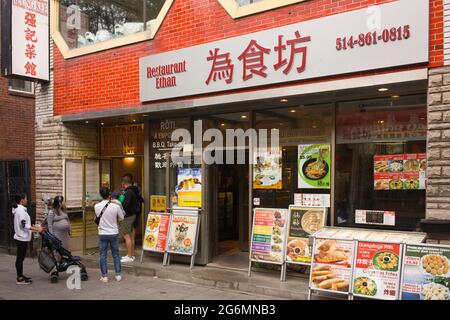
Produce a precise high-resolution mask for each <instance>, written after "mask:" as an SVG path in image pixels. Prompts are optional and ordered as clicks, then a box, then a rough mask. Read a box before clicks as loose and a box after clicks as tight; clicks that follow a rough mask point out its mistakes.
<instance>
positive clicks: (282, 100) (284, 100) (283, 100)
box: [280, 99, 289, 102]
mask: <svg viewBox="0 0 450 320" xmlns="http://www.w3.org/2000/svg"><path fill="white" fill-rule="evenodd" d="M280 102H289V100H288V99H281V100H280Z"/></svg>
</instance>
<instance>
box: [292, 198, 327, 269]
mask: <svg viewBox="0 0 450 320" xmlns="http://www.w3.org/2000/svg"><path fill="white" fill-rule="evenodd" d="M324 220H325V214H324V209H323V208H322V209H319V208H302V207H296V206H290V207H289V227H288V240H287V251H286V261H287V262H289V263H311V248H310V246H309V236H310V235H312V234H313V233H315V232H316V231H317V230H319V229H321V228H323V226H324V223H325V222H324Z"/></svg>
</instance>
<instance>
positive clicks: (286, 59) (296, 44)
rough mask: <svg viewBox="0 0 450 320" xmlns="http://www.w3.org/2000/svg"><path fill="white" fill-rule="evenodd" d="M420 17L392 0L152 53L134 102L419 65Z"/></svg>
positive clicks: (424, 33) (419, 7)
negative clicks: (247, 33) (278, 26)
mask: <svg viewBox="0 0 450 320" xmlns="http://www.w3.org/2000/svg"><path fill="white" fill-rule="evenodd" d="M428 11H429V1H428V0H400V1H395V2H392V3H387V4H382V5H379V6H377V7H376V9H375V10H374V9H367V8H365V9H360V10H354V11H351V12H346V13H342V14H337V15H332V16H328V17H324V18H320V19H315V20H310V21H305V22H302V23H297V24H292V25H288V26H284V27H280V28H275V29H271V30H266V31H261V32H257V33H252V34H249V35H244V36H239V37H235V38H231V39H226V40H220V41H216V42H212V43H208V44H203V45H200V46H194V47H190V48H186V49H181V50H175V51H172V52H168V53H162V54H153V55H151V56H147V57H144V58H142V59H141V60H140V91H141V101H155V100H161V99H168V98H176V97H182V96H191V95H196V94H204V93H211V92H218V91H226V90H233V89H239V88H249V87H257V86H262V85H269V84H274V83H283V82H289V81H298V80H304V79H312V78H319V77H324V76H332V75H338V74H346V73H351V72H360V71H367V70H375V69H380V68H388V67H394V66H403V65H410V64H416V63H424V62H427V61H428V46H427V45H424V44H427V43H428V29H429V23H428V20H429V17H428ZM386 57H389V58H388V59H387V58H386Z"/></svg>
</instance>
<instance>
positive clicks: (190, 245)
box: [167, 214, 198, 255]
mask: <svg viewBox="0 0 450 320" xmlns="http://www.w3.org/2000/svg"><path fill="white" fill-rule="evenodd" d="M197 224H198V215H193V214H186V215H178V214H172V215H171V224H170V230H169V240H168V245H167V252H170V253H176V254H183V255H193V254H194V251H195V242H196V239H197Z"/></svg>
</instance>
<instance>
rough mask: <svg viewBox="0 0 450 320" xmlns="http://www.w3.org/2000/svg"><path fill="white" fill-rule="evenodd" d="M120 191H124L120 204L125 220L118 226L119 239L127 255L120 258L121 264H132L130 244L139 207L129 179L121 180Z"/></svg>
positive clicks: (131, 246) (131, 244) (132, 256)
mask: <svg viewBox="0 0 450 320" xmlns="http://www.w3.org/2000/svg"><path fill="white" fill-rule="evenodd" d="M122 189H123V190H124V199H123V203H122V207H123V210H124V211H125V219H124V220H123V222H122V225H121V226H120V237H121V238H122V237H123V239H124V240H125V245H126V247H127V255H126V256H124V257H122V259H121V262H133V261H134V259H135V257H134V255H133V248H134V245H133V243H132V237H131V236H132V233H133V227H134V223H135V221H136V210H137V207H138V205H139V201H138V197H137V195H136V193H135V192H134V190H133V185H132V181H131V179H130V178H129V177H127V176H124V177H123V178H122Z"/></svg>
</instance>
